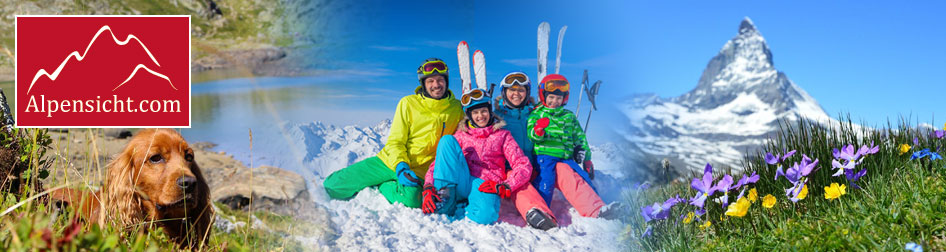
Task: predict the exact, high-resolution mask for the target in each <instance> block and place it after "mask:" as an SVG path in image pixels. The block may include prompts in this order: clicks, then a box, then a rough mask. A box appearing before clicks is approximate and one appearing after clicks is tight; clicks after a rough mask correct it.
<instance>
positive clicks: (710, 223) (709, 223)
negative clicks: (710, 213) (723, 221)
mask: <svg viewBox="0 0 946 252" xmlns="http://www.w3.org/2000/svg"><path fill="white" fill-rule="evenodd" d="M712 225H713V223H712V222H710V221H706V222H705V223H703V225H700V230H703V229H706V228H708V227H710V226H712Z"/></svg>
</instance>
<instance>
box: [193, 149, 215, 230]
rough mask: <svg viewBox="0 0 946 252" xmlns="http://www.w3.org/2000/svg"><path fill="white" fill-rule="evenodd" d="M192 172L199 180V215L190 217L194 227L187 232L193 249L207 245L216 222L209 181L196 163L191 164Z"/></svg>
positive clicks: (197, 209)
mask: <svg viewBox="0 0 946 252" xmlns="http://www.w3.org/2000/svg"><path fill="white" fill-rule="evenodd" d="M190 170H191V173H193V174H194V177H196V178H197V195H195V196H197V202H196V204H197V208H195V210H196V211H197V215H196V216H195V217H193V218H190V217H189V219H191V220H193V221H192V223H193V225H192V226H190V228H192V230H189V232H187V235H188V237H187V240H188V242H189V243H190V245H191V247H192V248H200V247H201V246H202V245H206V241H207V239H208V238H209V237H210V232H211V229H212V227H213V221H214V209H213V205H212V204H213V203H212V202H211V201H210V199H211V198H210V186H209V185H208V184H207V180H206V179H205V178H204V175H203V173H201V171H200V167H198V166H197V162H196V161H191V162H190ZM188 215H190V213H188Z"/></svg>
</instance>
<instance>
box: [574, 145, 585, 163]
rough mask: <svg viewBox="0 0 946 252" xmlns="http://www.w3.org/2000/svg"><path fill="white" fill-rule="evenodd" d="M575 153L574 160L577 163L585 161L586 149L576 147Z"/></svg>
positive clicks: (579, 146)
mask: <svg viewBox="0 0 946 252" xmlns="http://www.w3.org/2000/svg"><path fill="white" fill-rule="evenodd" d="M572 153H574V154H573V155H572V160H575V163H581V162H582V161H584V160H585V148H582V147H581V145H578V146H575V149H574V151H572Z"/></svg>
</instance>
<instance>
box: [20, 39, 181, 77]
mask: <svg viewBox="0 0 946 252" xmlns="http://www.w3.org/2000/svg"><path fill="white" fill-rule="evenodd" d="M105 31H108V33H109V34H111V35H112V40H113V41H115V44H118V45H122V46H123V45H126V44H128V42H130V41H131V40H132V39H134V40H135V41H137V42H138V44H139V45H141V48H142V49H144V50H145V53H147V54H148V57H150V58H151V61H152V62H154V64H156V65H158V66H161V63H158V60H157V59H155V58H154V55H153V54H151V51H150V50H148V47H147V46H145V44H144V42H141V40H140V39H138V37H136V36H135V35H134V34H128V36H126V37H125V40H118V37H115V32H113V31H112V28H111V27H109V26H108V25H103V26H102V28H99V31H98V32H96V33H95V36H92V40H91V41H89V45H88V46H86V47H85V51H83V52H82V54H79V52H78V51H72V53H69V55H68V56H66V59H63V60H62V63H60V64H59V67H57V68H56V71H53V73H52V74H50V73H49V72H47V71H46V69H44V68H41V69H39V71H36V75H34V76H33V81H32V82H30V87H29V88H28V89H27V90H26V93H29V92H30V91H32V90H33V84H36V80H38V79H39V77H40V76H46V78H49V79H50V80H52V81H55V80H56V78H57V77H59V73H60V72H62V69H63V68H65V67H66V63H67V62H69V59H71V58H73V57H75V58H76V60H77V61H82V59H84V58H85V56H86V55H88V53H89V49H91V48H92V44H94V43H95V40H96V39H98V37H99V35H101V34H102V33H103V32H105ZM141 68H144V69H145V70H147V71H148V73H151V74H152V75H154V76H157V77H158V78H162V79H164V80H167V81H168V84H170V85H171V88H173V89H174V90H177V87H175V86H174V83H171V79H169V78H168V77H167V76H166V75H164V74H161V73H159V72H157V71H154V70H151V69H150V68H148V67H147V66H145V65H144V64H138V65H137V66H136V67H135V70H134V71H132V72H131V74H130V75H129V76H128V78H127V79H125V81H124V82H122V83H121V84H119V85H118V86H117V87H115V88H114V89H112V91H115V89H118V87H121V86H122V85H125V83H127V82H128V81H129V80H131V78H132V77H134V76H135V74H136V73H138V69H141Z"/></svg>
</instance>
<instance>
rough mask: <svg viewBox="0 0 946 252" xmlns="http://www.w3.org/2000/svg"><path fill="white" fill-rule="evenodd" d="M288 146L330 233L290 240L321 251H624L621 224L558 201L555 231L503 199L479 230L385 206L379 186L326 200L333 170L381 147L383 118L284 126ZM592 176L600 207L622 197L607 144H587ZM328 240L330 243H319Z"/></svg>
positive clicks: (398, 206) (612, 152)
mask: <svg viewBox="0 0 946 252" xmlns="http://www.w3.org/2000/svg"><path fill="white" fill-rule="evenodd" d="M283 128H284V130H285V131H287V132H289V135H290V136H291V138H292V140H293V141H294V143H293V146H294V147H295V148H294V149H298V150H299V152H301V153H298V155H297V156H299V157H301V159H302V160H299V162H301V163H302V165H303V167H305V170H306V171H308V172H307V174H304V175H303V176H305V177H306V180H307V181H309V183H310V185H309V190H310V194H311V195H313V198H314V199H313V200H314V202H313V203H314V204H317V205H319V206H322V207H324V208H326V209H327V210H328V211H329V213H330V215H331V217H330V219H331V223H330V225H331V227H332V229H333V232H334V234H313V236H312V237H333V238H334V239H313V238H312V237H296V239H297V240H300V241H305V242H306V244H308V245H311V246H314V247H317V248H318V249H319V250H343V251H411V250H419V249H422V250H426V251H619V250H626V248H625V247H623V246H622V244H621V242H616V241H618V240H619V238H620V232H621V230H623V229H624V226H625V224H624V223H622V222H621V221H619V220H607V219H598V218H585V217H581V216H580V215H578V214H577V212H575V210H574V209H573V208H572V207H571V206H570V205H569V204H568V202H567V201H565V200H564V199H563V197H562V196H561V193H556V195H555V197H553V202H552V206H551V208H552V211H553V212H554V213H555V215H556V217H557V218H558V220H559V222H560V227H559V228H554V229H551V230H548V231H541V230H537V229H534V228H531V227H528V226H527V225H526V223H525V221H524V220H523V219H522V217H520V216H519V213H518V212H517V211H516V210H515V208H514V206H513V205H512V203H511V202H508V201H504V202H503V204H502V205H503V207H502V209H501V211H500V222H499V223H497V224H493V225H480V224H476V223H473V222H471V221H469V220H459V221H449V220H447V219H446V217H444V216H441V215H425V214H423V213H422V212H421V210H420V209H412V208H407V207H404V206H403V205H401V204H389V203H388V202H387V200H386V199H385V198H384V196H382V195H381V194H380V193H379V192H378V191H377V189H374V188H367V189H365V190H362V191H361V192H360V193H358V194H357V195H356V196H355V197H354V198H353V199H351V200H348V201H340V200H331V199H329V198H328V196H327V195H326V193H325V191H324V189H323V188H322V181H324V179H325V177H327V176H328V175H329V174H331V173H332V172H334V171H336V170H339V169H342V168H345V167H347V166H348V165H350V164H352V163H354V162H357V161H360V160H363V159H365V158H368V157H371V156H374V155H376V154H377V152H378V151H380V150H381V147H383V144H384V142H385V140H386V136H387V134H388V131H389V129H390V121H389V120H386V121H383V122H381V123H379V124H378V125H376V126H372V127H355V126H346V127H341V128H339V127H336V126H334V125H327V124H323V123H320V122H312V123H305V124H284V125H283ZM592 150H593V153H596V152H598V151H600V152H601V155H598V154H595V155H592V156H593V157H594V162H595V163H596V168H597V169H598V170H597V172H598V173H597V174H596V175H597V177H596V178H595V180H594V183H595V185H596V186H597V187H598V188H599V192H601V196H602V199H604V200H605V202H606V203H609V202H614V201H616V200H618V199H620V198H621V192H622V191H624V189H625V187H626V185H627V184H629V183H627V181H626V178H625V177H624V175H623V173H622V172H621V171H620V170H621V169H622V168H623V164H624V163H623V162H621V161H614V162H612V160H611V158H614V157H615V156H616V155H618V154H616V153H619V151H618V150H615V149H614V148H613V145H608V144H605V145H602V146H593V147H592ZM325 240H328V242H324V241H325Z"/></svg>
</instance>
